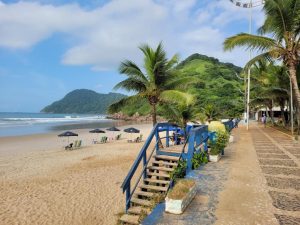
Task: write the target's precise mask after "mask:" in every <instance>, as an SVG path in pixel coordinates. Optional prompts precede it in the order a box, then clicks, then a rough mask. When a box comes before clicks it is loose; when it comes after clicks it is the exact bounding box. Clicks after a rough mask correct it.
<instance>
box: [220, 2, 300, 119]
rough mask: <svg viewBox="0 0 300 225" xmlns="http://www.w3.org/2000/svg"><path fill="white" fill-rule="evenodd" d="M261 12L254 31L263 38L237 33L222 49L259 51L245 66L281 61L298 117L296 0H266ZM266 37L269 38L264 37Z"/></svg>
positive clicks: (299, 10)
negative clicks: (258, 22) (286, 70)
mask: <svg viewBox="0 0 300 225" xmlns="http://www.w3.org/2000/svg"><path fill="white" fill-rule="evenodd" d="M263 9H264V12H265V15H266V20H265V22H264V24H263V26H262V27H260V28H259V30H258V31H259V33H260V34H261V35H265V36H260V35H251V34H246V33H240V34H237V35H235V36H233V37H229V38H227V39H226V40H225V42H224V50H232V49H233V48H235V47H237V46H247V47H248V48H249V49H250V50H258V51H260V54H259V55H258V56H256V57H254V58H253V59H252V60H250V61H249V62H248V63H247V65H246V67H250V66H251V65H253V64H254V63H255V62H256V61H258V60H260V59H268V60H282V61H283V63H284V65H285V66H286V67H287V68H288V71H289V76H290V79H291V81H292V86H293V90H294V94H295V96H296V99H297V108H298V118H300V115H299V113H300V110H299V109H300V108H299V107H300V92H299V87H298V82H297V66H298V65H299V55H300V35H299V31H300V0H266V1H265V5H264V8H263ZM267 34H269V36H266V35H267Z"/></svg>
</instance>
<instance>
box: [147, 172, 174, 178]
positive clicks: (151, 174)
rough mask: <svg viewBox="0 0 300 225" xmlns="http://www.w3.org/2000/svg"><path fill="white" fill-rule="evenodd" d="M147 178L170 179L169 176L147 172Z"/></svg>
mask: <svg viewBox="0 0 300 225" xmlns="http://www.w3.org/2000/svg"><path fill="white" fill-rule="evenodd" d="M147 175H148V176H151V177H164V178H170V175H169V174H167V173H153V172H147Z"/></svg>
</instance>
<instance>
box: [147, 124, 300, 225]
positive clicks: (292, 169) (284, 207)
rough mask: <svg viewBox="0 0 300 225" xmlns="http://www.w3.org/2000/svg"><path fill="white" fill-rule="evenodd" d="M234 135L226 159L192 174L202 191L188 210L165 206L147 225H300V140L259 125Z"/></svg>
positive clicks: (235, 131) (148, 220) (152, 216)
mask: <svg viewBox="0 0 300 225" xmlns="http://www.w3.org/2000/svg"><path fill="white" fill-rule="evenodd" d="M233 135H234V138H235V139H234V143H231V144H230V145H229V146H228V148H226V150H225V156H224V157H223V158H222V159H221V161H219V162H218V163H208V164H207V165H205V166H203V167H201V168H199V169H198V170H194V171H193V172H192V173H191V174H190V175H189V176H190V177H193V178H195V179H196V181H197V188H198V193H197V195H196V197H195V199H194V200H193V202H192V203H191V204H190V206H189V207H188V208H187V209H186V211H185V212H184V214H182V215H171V214H167V213H164V212H163V211H164V205H163V204H161V205H159V206H158V207H157V208H156V209H155V210H154V212H153V214H152V215H151V216H150V217H149V218H147V219H146V220H145V222H144V224H160V225H162V224H170V225H171V224H172V225H185V224H187V225H193V224H201V225H210V224H217V225H273V224H274V225H275V224H277V225H278V224H280V225H297V224H299V225H300V144H298V143H294V142H293V141H292V139H291V137H290V136H288V135H286V134H283V133H281V132H280V131H276V130H274V129H272V128H263V127H261V126H260V125H257V124H256V123H253V124H251V127H250V131H247V130H246V129H245V127H243V126H241V127H240V128H238V129H235V130H234V131H233Z"/></svg>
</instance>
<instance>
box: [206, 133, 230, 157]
mask: <svg viewBox="0 0 300 225" xmlns="http://www.w3.org/2000/svg"><path fill="white" fill-rule="evenodd" d="M229 137H230V135H229V133H228V132H227V131H221V130H219V131H217V133H216V141H215V143H211V149H210V154H211V155H218V154H220V152H221V151H222V150H223V149H224V148H225V147H226V146H227V144H228V142H229Z"/></svg>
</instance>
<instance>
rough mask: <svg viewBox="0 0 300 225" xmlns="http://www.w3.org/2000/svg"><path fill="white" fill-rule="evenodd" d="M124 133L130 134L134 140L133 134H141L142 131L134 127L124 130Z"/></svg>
mask: <svg viewBox="0 0 300 225" xmlns="http://www.w3.org/2000/svg"><path fill="white" fill-rule="evenodd" d="M124 132H126V133H130V134H131V139H132V134H133V133H140V130H138V129H136V128H134V127H129V128H126V129H124Z"/></svg>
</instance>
